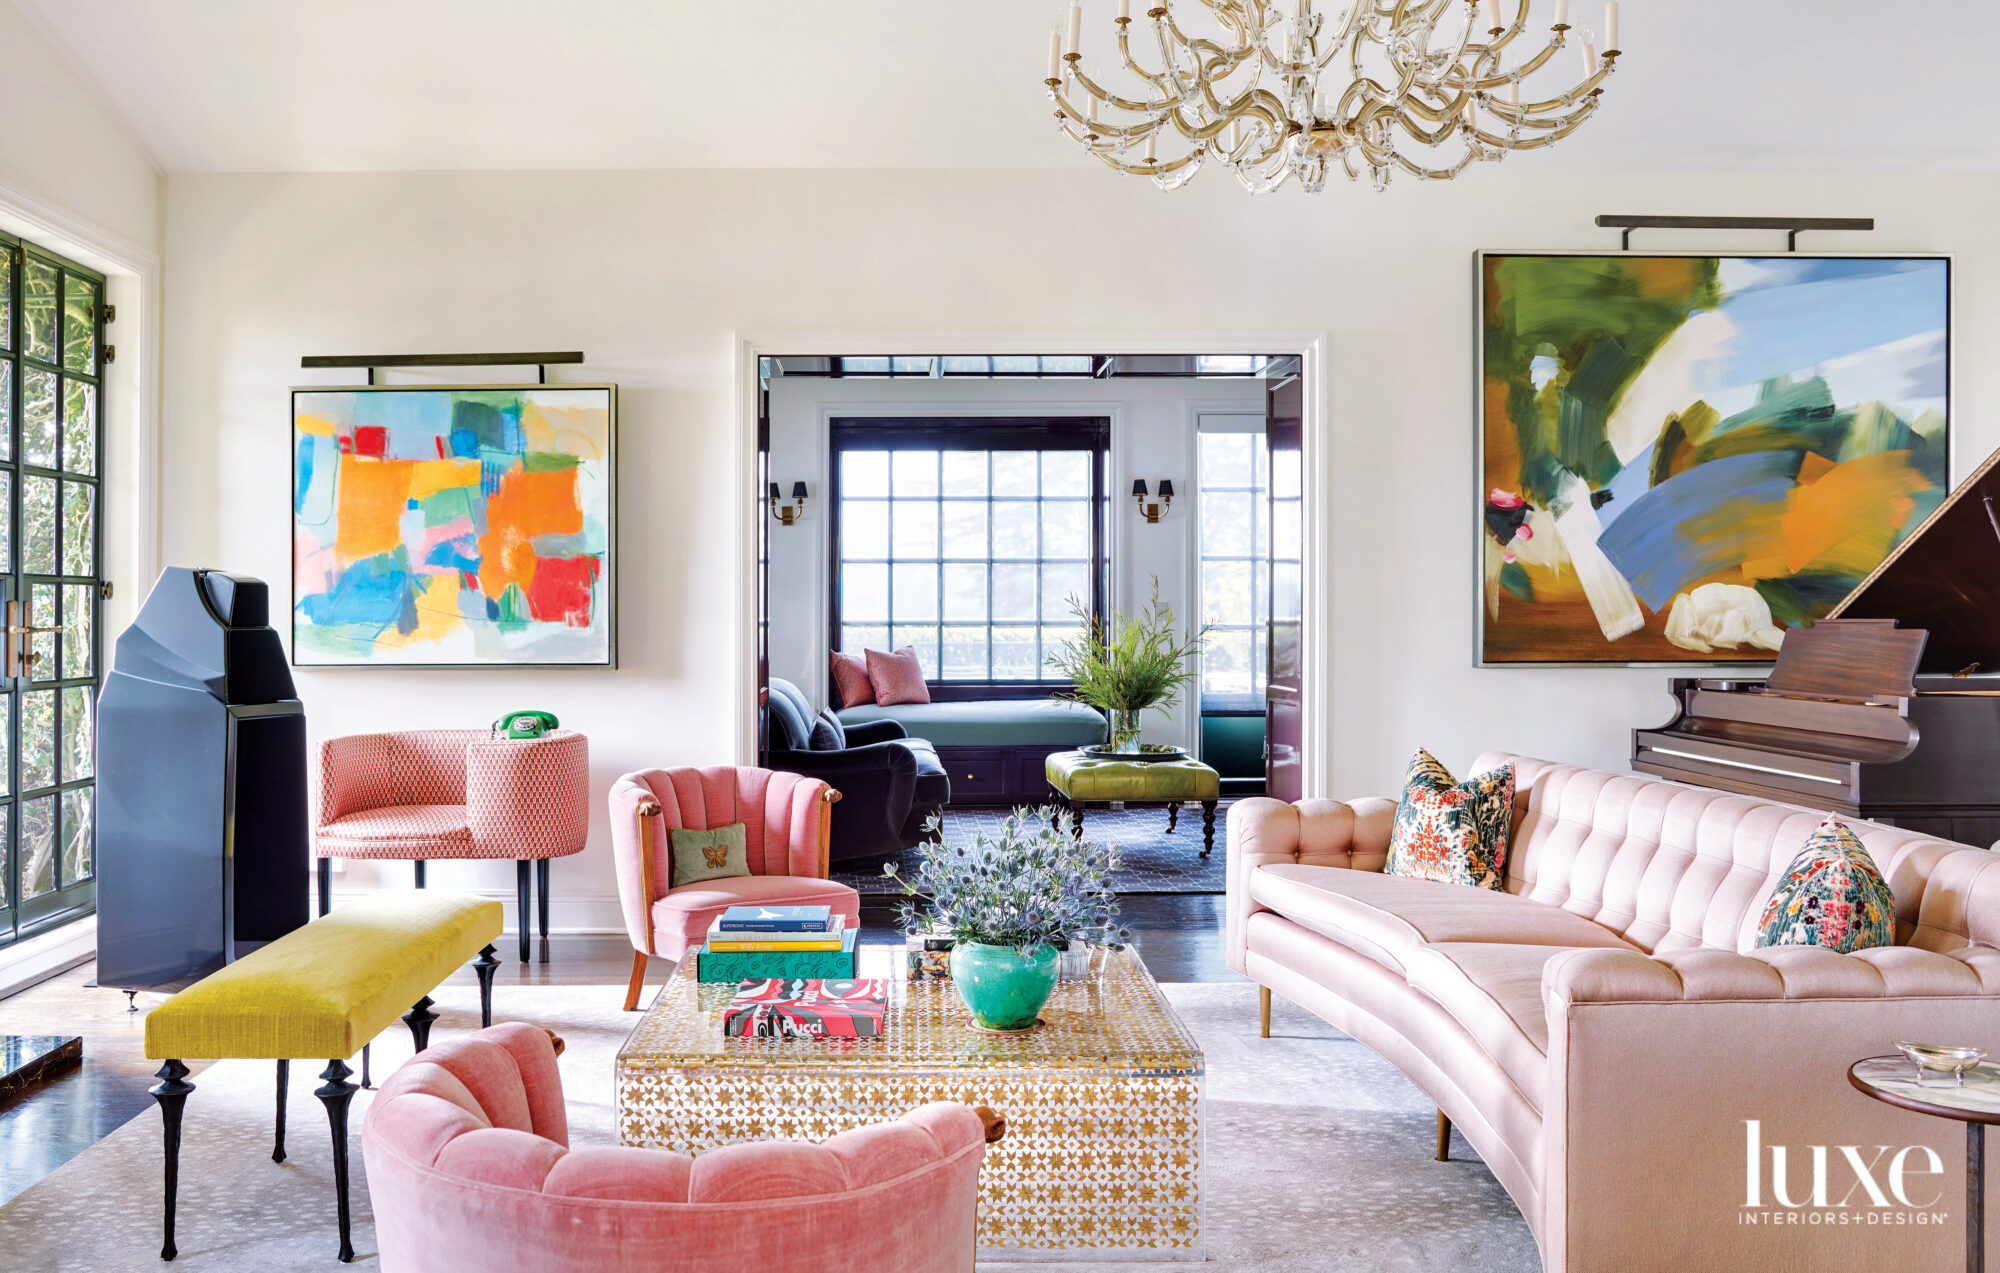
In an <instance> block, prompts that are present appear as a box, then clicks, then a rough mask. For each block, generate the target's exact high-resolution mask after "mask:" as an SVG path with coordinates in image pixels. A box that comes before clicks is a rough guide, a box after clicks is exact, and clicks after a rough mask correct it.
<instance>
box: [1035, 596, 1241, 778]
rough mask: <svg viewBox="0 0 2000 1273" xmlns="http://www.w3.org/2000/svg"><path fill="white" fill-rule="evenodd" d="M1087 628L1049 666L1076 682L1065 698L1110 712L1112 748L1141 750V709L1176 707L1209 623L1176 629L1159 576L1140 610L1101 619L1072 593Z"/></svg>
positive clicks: (1073, 607)
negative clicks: (1188, 629) (1184, 630)
mask: <svg viewBox="0 0 2000 1273" xmlns="http://www.w3.org/2000/svg"><path fill="white" fill-rule="evenodd" d="M1069 608H1070V611H1071V613H1073V614H1075V615H1076V617H1077V621H1078V622H1079V623H1080V624H1081V625H1082V628H1083V630H1082V631H1081V632H1078V633H1077V634H1076V635H1075V636H1073V637H1071V638H1070V639H1069V640H1067V641H1065V642H1063V643H1062V645H1060V646H1059V647H1057V649H1056V652H1055V653H1054V654H1051V655H1050V656H1049V666H1050V667H1052V668H1054V669H1056V670H1057V671H1058V672H1060V673H1062V675H1063V676H1064V677H1065V678H1066V679H1067V680H1068V681H1069V682H1070V686H1071V688H1070V690H1069V692H1068V693H1067V694H1061V695H1058V697H1060V698H1068V699H1073V700H1075V701H1076V702H1079V703H1087V704H1089V705H1090V706H1092V707H1095V708H1097V709H1099V710H1100V711H1103V712H1105V713H1106V714H1107V715H1108V716H1109V718H1110V722H1111V724H1110V734H1111V749H1112V750H1113V751H1120V752H1137V751H1138V750H1139V713H1141V712H1143V711H1145V710H1146V709H1148V708H1157V709H1159V710H1160V711H1163V712H1168V711H1172V710H1173V708H1174V704H1175V703H1177V702H1179V701H1180V693H1181V690H1182V689H1184V688H1185V687H1186V686H1187V685H1188V684H1189V682H1191V681H1193V680H1194V670H1193V666H1192V656H1193V655H1195V654H1197V653H1199V652H1200V650H1201V645H1202V642H1203V641H1204V640H1206V639H1207V637H1208V632H1209V628H1208V626H1207V625H1206V624H1204V625H1203V626H1202V627H1201V628H1200V629H1198V630H1196V631H1193V632H1189V633H1187V634H1186V635H1185V636H1182V635H1180V634H1179V633H1177V632H1176V630H1175V623H1174V612H1173V608H1172V607H1171V606H1167V605H1163V604H1161V602H1160V580H1159V576H1157V575H1155V576H1154V577H1153V595H1152V599H1151V600H1149V601H1148V602H1147V603H1146V608H1145V609H1144V610H1142V611H1140V612H1139V613H1138V614H1136V615H1125V614H1121V613H1119V612H1118V611H1117V610H1113V611H1111V613H1110V615H1109V616H1107V617H1105V618H1103V619H1100V618H1098V617H1097V616H1096V615H1093V614H1091V613H1090V611H1089V610H1088V609H1087V608H1086V607H1085V606H1084V604H1083V603H1082V602H1081V601H1080V600H1078V599H1077V598H1075V597H1071V598H1070V599H1069Z"/></svg>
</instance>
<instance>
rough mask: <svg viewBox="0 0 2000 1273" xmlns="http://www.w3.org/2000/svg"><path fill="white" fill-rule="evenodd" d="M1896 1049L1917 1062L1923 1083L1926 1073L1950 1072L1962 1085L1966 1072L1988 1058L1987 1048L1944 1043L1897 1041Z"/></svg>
mask: <svg viewBox="0 0 2000 1273" xmlns="http://www.w3.org/2000/svg"><path fill="white" fill-rule="evenodd" d="M1896 1050H1897V1051H1898V1052H1901V1053H1902V1054H1903V1055H1904V1056H1907V1057H1909V1058H1910V1060H1911V1061H1913V1062H1915V1064H1916V1067H1917V1083H1918V1085H1919V1086H1921V1085H1922V1084H1923V1081H1924V1075H1925V1074H1926V1073H1936V1074H1949V1075H1951V1076H1952V1077H1953V1078H1954V1079H1956V1080H1957V1084H1958V1086H1960V1087H1963V1086H1964V1085H1965V1072H1966V1071H1967V1070H1969V1069H1971V1068H1972V1067H1973V1066H1975V1065H1978V1064H1979V1063H1980V1062H1981V1061H1983V1060H1985V1059H1986V1049H1985V1048H1975V1047H1953V1046H1951V1045H1949V1044H1944V1043H1906V1042H1904V1041H1903V1040H1901V1039H1898V1040H1897V1041H1896Z"/></svg>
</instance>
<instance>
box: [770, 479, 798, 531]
mask: <svg viewBox="0 0 2000 1273" xmlns="http://www.w3.org/2000/svg"><path fill="white" fill-rule="evenodd" d="M770 504H771V516H773V517H775V518H777V519H778V521H779V522H780V523H781V524H783V525H786V526H789V525H791V524H792V523H793V522H795V521H797V520H799V514H801V513H803V512H805V511H806V484H805V483H804V482H793V483H792V502H791V504H790V506H789V507H788V506H787V505H786V504H785V503H784V501H783V500H781V499H780V498H779V497H778V484H777V483H776V482H773V483H771V499H770Z"/></svg>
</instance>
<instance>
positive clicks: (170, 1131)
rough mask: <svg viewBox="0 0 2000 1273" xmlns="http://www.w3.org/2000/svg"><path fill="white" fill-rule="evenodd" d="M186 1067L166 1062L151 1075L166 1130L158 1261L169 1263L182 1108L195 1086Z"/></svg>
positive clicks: (177, 1187) (175, 1251)
mask: <svg viewBox="0 0 2000 1273" xmlns="http://www.w3.org/2000/svg"><path fill="white" fill-rule="evenodd" d="M187 1076H188V1067H187V1066H185V1065H183V1064H181V1063H180V1062H179V1061H177V1060H175V1061H168V1062H167V1063H166V1064H164V1065H162V1066H161V1067H160V1069H159V1072H158V1073H157V1074H156V1075H155V1076H154V1077H156V1078H158V1079H159V1080H160V1081H159V1082H158V1083H156V1084H154V1085H153V1088H152V1093H153V1099H154V1100H156V1101H158V1102H159V1103H160V1124H161V1126H162V1128H163V1129H164V1131H165V1140H166V1162H167V1175H166V1187H165V1190H164V1194H165V1198H166V1227H167V1238H166V1242H165V1243H164V1244H162V1245H161V1247H160V1258H161V1259H163V1260H171V1259H173V1258H174V1256H175V1255H177V1254H179V1248H178V1247H176V1246H175V1245H174V1195H175V1194H177V1193H178V1192H180V1183H181V1107H182V1106H184V1105H186V1104H187V1098H188V1093H189V1092H192V1091H194V1084H192V1083H190V1082H188V1081H187Z"/></svg>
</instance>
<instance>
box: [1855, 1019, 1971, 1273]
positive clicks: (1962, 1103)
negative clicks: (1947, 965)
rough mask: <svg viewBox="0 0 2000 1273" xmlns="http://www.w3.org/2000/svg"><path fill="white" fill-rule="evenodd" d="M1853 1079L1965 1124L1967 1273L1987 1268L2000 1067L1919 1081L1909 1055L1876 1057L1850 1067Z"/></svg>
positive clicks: (1891, 1100)
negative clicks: (1989, 1133)
mask: <svg viewBox="0 0 2000 1273" xmlns="http://www.w3.org/2000/svg"><path fill="white" fill-rule="evenodd" d="M1847 1081H1848V1082H1849V1083H1852V1084H1853V1085H1854V1086H1855V1088H1856V1089H1857V1090H1858V1091H1860V1092H1862V1093H1864V1094H1865V1095H1868V1096H1872V1097H1874V1098H1875V1099H1876V1100H1878V1101H1884V1102H1887V1103H1888V1104H1890V1105H1895V1106H1898V1107H1900V1108H1902V1109H1908V1110H1915V1111H1916V1112H1917V1113H1919V1114H1930V1115H1933V1116H1934V1117H1937V1118H1951V1119H1956V1120H1958V1121H1959V1122H1961V1123H1964V1124H1965V1273H1984V1270H1985V1268H1986V1184H1985V1178H1986V1125H1987V1124H1988V1123H2000V1067H1995V1066H1991V1065H1976V1066H1973V1067H1971V1068H1969V1069H1967V1070H1966V1071H1965V1081H1964V1082H1963V1083H1954V1082H1953V1081H1952V1080H1951V1079H1949V1078H1942V1077H1938V1078H1931V1079H1927V1080H1925V1081H1924V1082H1921V1083H1919V1082H1918V1081H1917V1069H1916V1066H1915V1065H1914V1064H1912V1063H1911V1062H1910V1060H1909V1058H1908V1057H1903V1056H1871V1057H1869V1058H1867V1059H1866V1060H1862V1061H1856V1062H1855V1063H1854V1064H1853V1065H1850V1066H1848V1067H1847Z"/></svg>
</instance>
